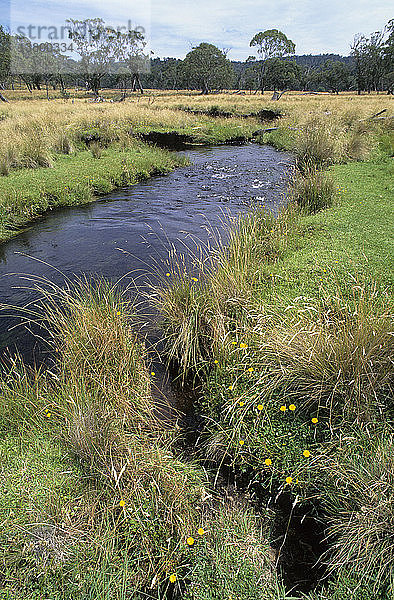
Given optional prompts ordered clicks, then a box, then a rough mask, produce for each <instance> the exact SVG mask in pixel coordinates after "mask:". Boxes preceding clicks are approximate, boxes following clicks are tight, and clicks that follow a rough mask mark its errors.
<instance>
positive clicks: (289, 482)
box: [286, 477, 293, 485]
mask: <svg viewBox="0 0 394 600" xmlns="http://www.w3.org/2000/svg"><path fill="white" fill-rule="evenodd" d="M292 481H293V478H292V477H286V483H287V484H288V485H290V484H291V482H292Z"/></svg>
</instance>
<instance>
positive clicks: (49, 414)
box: [45, 411, 51, 419]
mask: <svg viewBox="0 0 394 600" xmlns="http://www.w3.org/2000/svg"><path fill="white" fill-rule="evenodd" d="M45 416H46V417H48V419H49V417H50V416H51V413H50V412H49V411H48V412H47V413H46V415H45Z"/></svg>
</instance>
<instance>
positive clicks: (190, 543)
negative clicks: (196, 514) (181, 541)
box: [186, 537, 194, 546]
mask: <svg viewBox="0 0 394 600" xmlns="http://www.w3.org/2000/svg"><path fill="white" fill-rule="evenodd" d="M186 543H187V545H188V546H193V544H194V538H193V537H188V538H187V540H186Z"/></svg>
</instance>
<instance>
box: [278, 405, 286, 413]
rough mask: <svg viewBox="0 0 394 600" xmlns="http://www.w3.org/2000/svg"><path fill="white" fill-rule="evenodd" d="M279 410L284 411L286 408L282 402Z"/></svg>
mask: <svg viewBox="0 0 394 600" xmlns="http://www.w3.org/2000/svg"><path fill="white" fill-rule="evenodd" d="M280 410H281V411H282V412H286V410H287V409H286V406H285V405H284V404H283V406H281V407H280Z"/></svg>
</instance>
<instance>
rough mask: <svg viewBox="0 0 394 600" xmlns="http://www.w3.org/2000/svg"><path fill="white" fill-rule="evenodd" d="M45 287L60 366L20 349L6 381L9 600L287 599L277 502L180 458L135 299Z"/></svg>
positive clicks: (4, 589) (3, 574)
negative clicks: (26, 357)
mask: <svg viewBox="0 0 394 600" xmlns="http://www.w3.org/2000/svg"><path fill="white" fill-rule="evenodd" d="M39 289H40V291H41V293H42V297H43V300H42V302H41V304H40V306H37V305H35V307H34V312H30V314H29V315H28V316H29V318H31V319H34V320H36V321H37V320H39V321H40V322H44V323H45V326H46V327H47V330H48V336H49V337H48V339H49V342H48V343H49V347H50V349H51V351H52V354H53V357H54V359H53V364H52V366H51V368H50V369H49V370H47V371H45V372H40V371H35V370H29V369H26V368H25V367H24V366H23V365H22V364H21V362H20V361H19V360H17V359H15V361H14V363H13V364H12V365H11V367H8V368H7V369H5V368H3V372H2V378H1V383H0V385H1V394H2V402H1V407H0V455H1V458H2V461H1V472H0V480H1V491H0V497H1V502H0V506H1V509H0V511H1V513H0V515H1V523H2V526H1V532H0V536H1V552H0V564H1V569H0V578H1V592H0V597H1V598H7V599H12V600H22V599H23V600H33V599H38V598H43V597H50V598H53V599H55V598H58V599H59V600H60V599H70V600H71V598H73V599H78V598H80V599H81V600H82V599H84V600H85V599H86V598H92V599H93V598H94V599H97V600H98V599H100V600H105V599H108V600H109V599H115V598H116V599H119V600H120V599H126V598H136V599H137V598H141V599H142V598H152V599H157V600H158V599H159V598H165V597H173V598H185V597H188V598H193V599H197V598H201V599H204V600H206V599H208V598H211V597H212V598H215V597H217V595H220V596H223V594H227V595H233V596H235V597H242V598H248V599H250V600H252V599H253V600H254V599H256V598H259V599H260V600H271V598H278V599H279V598H284V595H285V594H284V592H283V588H282V586H281V584H280V583H279V582H278V580H277V577H276V574H275V571H274V569H273V564H272V556H271V554H270V548H269V544H268V541H267V538H266V534H267V531H268V525H269V514H268V512H267V514H266V515H264V516H260V517H257V516H256V515H255V514H254V513H253V511H252V510H251V509H250V508H249V507H248V506H247V505H246V503H245V502H243V503H242V502H241V501H237V500H236V499H233V500H232V501H227V502H224V501H223V500H221V499H220V497H215V495H214V496H212V491H211V490H210V484H209V482H208V480H207V476H206V473H205V472H204V470H203V469H202V468H201V467H199V466H198V465H196V464H193V463H191V462H190V461H189V462H187V461H185V460H184V459H182V458H181V457H179V456H176V454H175V451H174V449H175V443H176V439H177V437H179V431H177V429H175V421H172V424H171V423H168V422H166V420H165V419H164V418H163V417H158V411H157V408H158V407H157V402H156V404H154V403H153V400H152V397H151V386H152V385H153V383H154V373H152V372H150V370H149V363H148V361H147V355H146V351H145V348H144V346H143V344H141V342H139V341H138V340H137V338H136V336H135V334H134V333H133V331H132V324H133V318H134V317H133V307H132V306H131V305H130V304H129V303H127V301H125V299H124V297H123V296H122V294H121V293H120V291H117V290H116V289H114V288H111V287H109V286H108V285H107V284H105V283H104V282H96V284H95V285H94V287H91V286H90V285H88V284H87V283H86V282H80V283H77V284H75V286H73V288H71V289H63V290H60V289H57V288H54V287H53V286H51V285H50V284H46V283H43V284H42V285H40V288H39ZM166 412H168V411H166ZM177 454H179V451H178V452H177ZM235 540H237V542H236V544H234V541H235ZM230 573H233V574H235V573H238V574H242V577H240V578H238V576H237V577H229V574H230ZM257 580H260V581H261V582H264V586H260V588H259V590H258V591H257V592H256V590H255V587H254V585H255V582H256V581H257ZM210 594H212V595H210Z"/></svg>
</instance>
